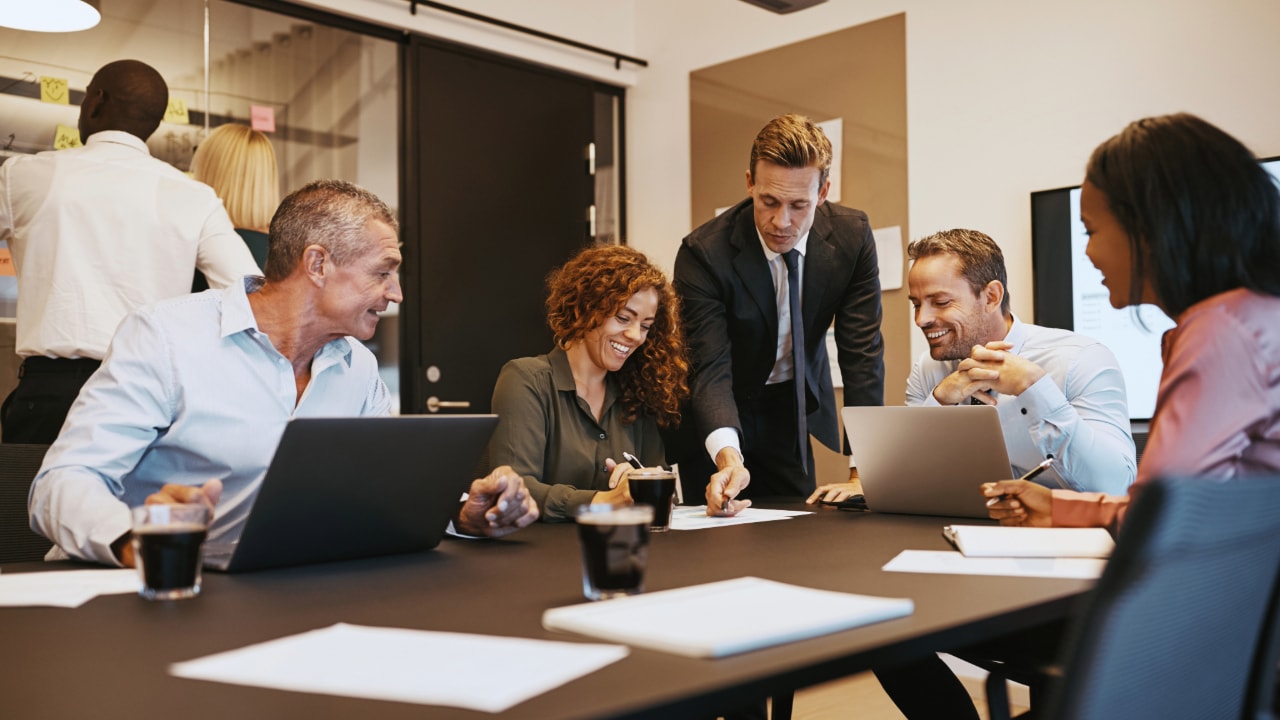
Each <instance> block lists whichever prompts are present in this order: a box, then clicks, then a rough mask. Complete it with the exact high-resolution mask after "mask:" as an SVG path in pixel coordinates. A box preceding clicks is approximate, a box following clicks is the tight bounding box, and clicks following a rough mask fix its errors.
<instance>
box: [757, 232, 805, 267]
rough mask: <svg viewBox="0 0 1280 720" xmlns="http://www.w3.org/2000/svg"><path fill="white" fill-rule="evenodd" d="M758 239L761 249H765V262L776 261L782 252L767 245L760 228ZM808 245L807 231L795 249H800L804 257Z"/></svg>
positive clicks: (801, 255)
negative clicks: (777, 251)
mask: <svg viewBox="0 0 1280 720" xmlns="http://www.w3.org/2000/svg"><path fill="white" fill-rule="evenodd" d="M753 227H754V225H753ZM756 239H758V240H759V241H760V249H762V250H764V259H765V262H770V263H771V262H773V261H774V259H776V258H777V257H778V256H779V255H781V254H782V253H776V252H774V251H772V250H770V249H769V246H768V245H766V244H765V242H764V235H762V234H760V228H756ZM808 247H809V233H805V234H804V235H801V236H800V240H798V241H797V242H796V247H795V249H796V250H799V251H800V257H804V252H805V250H807V249H808Z"/></svg>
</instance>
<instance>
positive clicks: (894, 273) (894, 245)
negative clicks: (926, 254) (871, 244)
mask: <svg viewBox="0 0 1280 720" xmlns="http://www.w3.org/2000/svg"><path fill="white" fill-rule="evenodd" d="M871 234H872V236H874V237H875V239H876V262H878V263H879V264H880V289H881V290H897V289H898V288H900V287H902V264H903V257H902V228H901V227H898V226H897V225H890V226H889V227H883V228H875V229H873V230H872V231H871Z"/></svg>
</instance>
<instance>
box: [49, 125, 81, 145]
mask: <svg viewBox="0 0 1280 720" xmlns="http://www.w3.org/2000/svg"><path fill="white" fill-rule="evenodd" d="M76 147H80V131H79V130H78V129H76V128H73V127H67V126H66V125H59V126H58V130H57V132H55V133H54V134H53V149H54V150H66V149H67V148H76Z"/></svg>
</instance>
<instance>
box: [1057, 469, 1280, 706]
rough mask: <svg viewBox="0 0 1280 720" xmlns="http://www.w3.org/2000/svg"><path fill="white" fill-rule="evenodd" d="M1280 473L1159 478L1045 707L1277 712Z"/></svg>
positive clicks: (1136, 508) (1131, 519) (1074, 636)
mask: <svg viewBox="0 0 1280 720" xmlns="http://www.w3.org/2000/svg"><path fill="white" fill-rule="evenodd" d="M1278 578H1280V478H1277V477H1274V476H1254V477H1245V478H1236V479H1231V480H1210V479H1205V478H1199V479H1196V478H1178V479H1169V480H1165V481H1161V482H1155V483H1151V484H1150V485H1148V486H1147V487H1145V488H1144V489H1143V490H1142V491H1141V493H1140V494H1139V496H1138V498H1137V499H1136V500H1135V501H1134V503H1133V505H1132V506H1131V507H1130V508H1129V513H1128V516H1127V517H1126V519H1125V523H1124V526H1123V528H1122V529H1121V533H1120V537H1119V538H1118V540H1117V544H1116V549H1115V552H1114V554H1113V555H1112V557H1111V560H1110V562H1108V564H1107V568H1106V570H1105V572H1104V573H1103V575H1102V578H1101V579H1100V580H1099V581H1098V586H1097V588H1096V589H1095V591H1094V592H1093V593H1092V594H1091V595H1090V597H1089V599H1088V601H1087V603H1086V608H1085V610H1084V612H1083V613H1081V614H1080V615H1079V616H1077V619H1076V624H1075V627H1074V628H1073V630H1072V631H1071V632H1070V633H1069V635H1068V637H1069V638H1070V640H1068V644H1067V646H1066V648H1065V654H1064V661H1065V662H1064V666H1063V676H1062V678H1061V681H1060V683H1058V684H1057V687H1056V688H1055V689H1054V691H1053V692H1052V693H1051V695H1050V702H1049V703H1048V707H1047V708H1044V710H1046V711H1047V712H1045V713H1043V714H1040V716H1041V717H1050V718H1058V719H1067V718H1070V719H1074V718H1195V719H1196V720H1211V719H1212V718H1224V719H1227V718H1229V719H1231V720H1238V719H1239V718H1246V717H1247V718H1256V717H1269V715H1268V714H1267V713H1268V712H1269V711H1268V710H1266V708H1269V707H1270V704H1271V693H1272V689H1273V683H1274V682H1275V668H1276V665H1275V662H1276V655H1275V644H1276V638H1277V630H1276V627H1275V623H1276V608H1277V598H1278V596H1277V588H1278V587H1280V584H1278V582H1277V580H1278Z"/></svg>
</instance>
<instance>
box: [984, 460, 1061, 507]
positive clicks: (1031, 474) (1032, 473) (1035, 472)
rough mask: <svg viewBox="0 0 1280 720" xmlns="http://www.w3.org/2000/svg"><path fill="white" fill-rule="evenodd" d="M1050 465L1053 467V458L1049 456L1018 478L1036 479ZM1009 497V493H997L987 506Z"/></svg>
mask: <svg viewBox="0 0 1280 720" xmlns="http://www.w3.org/2000/svg"><path fill="white" fill-rule="evenodd" d="M1050 467H1053V458H1048V459H1047V460H1045V461H1044V462H1042V463H1040V464H1039V465H1037V466H1035V467H1033V468H1031V470H1029V471H1027V474H1025V475H1023V476H1022V477H1020V478H1018V479H1019V480H1035V479H1036V478H1037V477H1039V476H1040V473H1042V472H1044V471H1045V470H1048V469H1049V468H1050ZM1008 499H1009V496H1008V495H997V496H995V497H993V498H991V499H990V500H988V501H987V507H991V506H992V505H995V504H996V503H1001V502H1004V501H1005V500H1008Z"/></svg>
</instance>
